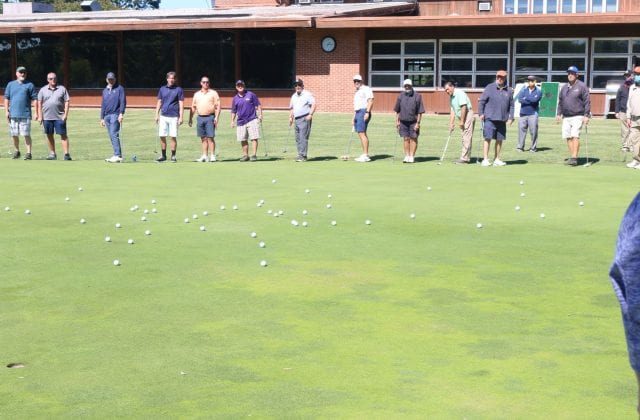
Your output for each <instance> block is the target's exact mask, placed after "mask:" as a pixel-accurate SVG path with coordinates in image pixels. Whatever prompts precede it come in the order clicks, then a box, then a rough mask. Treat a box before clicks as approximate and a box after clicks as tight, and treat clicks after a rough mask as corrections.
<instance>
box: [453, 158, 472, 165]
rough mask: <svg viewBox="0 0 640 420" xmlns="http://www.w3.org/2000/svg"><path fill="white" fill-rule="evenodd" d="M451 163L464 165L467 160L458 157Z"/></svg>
mask: <svg viewBox="0 0 640 420" xmlns="http://www.w3.org/2000/svg"><path fill="white" fill-rule="evenodd" d="M453 163H455V164H456V165H466V164H468V163H469V161H468V160H464V159H458V160H454V161H453Z"/></svg>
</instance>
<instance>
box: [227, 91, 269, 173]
mask: <svg viewBox="0 0 640 420" xmlns="http://www.w3.org/2000/svg"><path fill="white" fill-rule="evenodd" d="M236 91H237V92H238V93H237V94H236V96H234V97H233V101H232V102H231V128H233V127H236V126H237V128H236V138H237V139H238V141H239V142H240V143H241V144H242V157H241V158H240V161H241V162H247V161H249V160H251V161H252V162H254V161H256V160H258V139H259V138H260V123H261V122H262V105H260V100H258V97H257V96H256V95H255V94H254V93H253V92H251V91H248V90H246V89H245V85H244V81H242V80H238V81H237V82H236ZM248 140H251V144H252V153H253V154H252V155H251V157H249V142H248Z"/></svg>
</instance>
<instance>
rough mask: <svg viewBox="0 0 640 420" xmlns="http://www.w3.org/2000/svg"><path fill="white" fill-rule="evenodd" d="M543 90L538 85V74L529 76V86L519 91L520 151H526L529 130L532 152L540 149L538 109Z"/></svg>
mask: <svg viewBox="0 0 640 420" xmlns="http://www.w3.org/2000/svg"><path fill="white" fill-rule="evenodd" d="M540 99H542V92H541V91H540V89H538V88H537V87H536V76H529V77H527V86H526V87H523V88H522V89H521V90H520V92H518V102H520V121H519V122H518V130H519V134H518V147H517V148H516V150H517V151H519V152H524V140H525V139H526V137H527V130H528V131H529V132H530V133H531V147H530V148H529V151H530V152H533V153H535V152H537V151H538V109H539V108H540Z"/></svg>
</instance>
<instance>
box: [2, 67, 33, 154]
mask: <svg viewBox="0 0 640 420" xmlns="http://www.w3.org/2000/svg"><path fill="white" fill-rule="evenodd" d="M36 99H38V93H37V92H36V88H35V86H34V85H33V83H31V82H29V81H28V80H27V69H25V68H24V67H22V66H20V67H18V68H17V69H16V80H12V81H10V82H9V83H8V84H7V87H6V88H5V90H4V110H5V112H6V113H7V122H8V123H9V131H10V132H11V138H12V139H13V147H14V148H15V151H14V152H13V159H19V158H20V136H23V137H24V144H25V145H26V146H27V153H26V154H25V155H24V160H31V106H32V105H36ZM36 118H38V108H37V107H36Z"/></svg>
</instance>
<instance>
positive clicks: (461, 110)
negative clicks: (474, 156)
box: [440, 82, 475, 165]
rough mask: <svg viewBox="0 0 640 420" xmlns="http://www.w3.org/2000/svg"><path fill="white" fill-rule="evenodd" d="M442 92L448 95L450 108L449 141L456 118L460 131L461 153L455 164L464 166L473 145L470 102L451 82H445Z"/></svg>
mask: <svg viewBox="0 0 640 420" xmlns="http://www.w3.org/2000/svg"><path fill="white" fill-rule="evenodd" d="M444 91H445V93H446V94H447V95H449V104H450V106H451V112H450V113H449V139H450V138H451V133H452V132H453V129H454V127H455V120H456V118H457V119H458V126H459V127H460V130H461V131H462V151H461V152H460V159H458V160H456V161H455V163H456V164H460V165H464V164H467V163H469V161H470V160H471V145H472V143H473V129H474V127H475V120H474V118H473V108H472V106H471V100H470V99H469V97H468V96H467V94H466V92H465V91H464V90H462V89H460V88H457V87H455V85H454V84H453V82H446V83H445V84H444ZM445 152H446V150H445ZM445 152H443V153H442V158H440V160H442V159H444V153H445Z"/></svg>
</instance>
